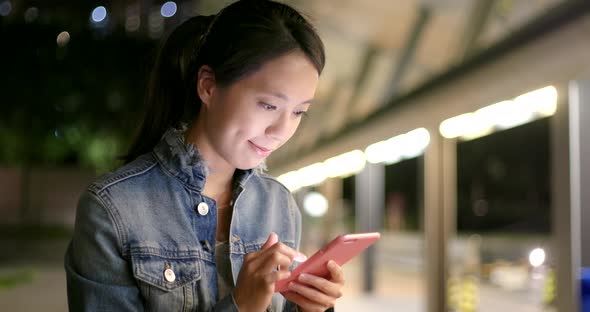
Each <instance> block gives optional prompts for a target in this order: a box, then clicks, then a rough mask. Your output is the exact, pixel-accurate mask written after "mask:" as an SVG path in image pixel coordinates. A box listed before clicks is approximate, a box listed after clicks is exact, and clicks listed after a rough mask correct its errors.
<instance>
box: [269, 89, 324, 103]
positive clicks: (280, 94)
mask: <svg viewBox="0 0 590 312" xmlns="http://www.w3.org/2000/svg"><path fill="white" fill-rule="evenodd" d="M266 93H268V94H270V95H272V96H274V97H277V98H279V99H281V100H283V101H289V97H288V96H286V95H285V94H283V93H281V92H266ZM311 101H313V99H309V100H307V101H303V102H301V104H311Z"/></svg>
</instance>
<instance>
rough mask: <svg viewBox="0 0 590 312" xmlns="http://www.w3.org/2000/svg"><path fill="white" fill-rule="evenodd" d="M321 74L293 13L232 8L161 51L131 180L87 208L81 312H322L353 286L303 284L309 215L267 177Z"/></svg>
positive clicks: (113, 181) (332, 281) (177, 35)
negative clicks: (283, 286) (278, 287)
mask: <svg viewBox="0 0 590 312" xmlns="http://www.w3.org/2000/svg"><path fill="white" fill-rule="evenodd" d="M323 66H324V48H323V44H322V42H321V40H320V38H319V37H318V35H317V34H316V32H315V31H314V29H313V27H312V26H311V25H310V24H309V23H308V21H306V20H305V19H304V18H303V17H302V16H301V15H300V14H299V13H298V12H296V11H295V10H294V9H293V8H291V7H289V6H287V5H284V4H280V3H276V2H272V1H266V0H260V1H257V0H242V1H238V2H235V3H233V4H231V5H229V6H228V7H226V8H225V9H223V10H222V11H221V12H219V13H218V14H217V15H215V16H208V17H205V16H200V17H194V18H191V19H190V20H188V21H186V22H185V23H183V24H182V25H180V26H179V27H178V28H177V29H176V30H175V31H174V32H173V33H172V34H171V35H170V37H169V38H168V40H167V41H166V43H165V44H164V46H163V47H162V49H161V51H160V54H159V57H158V60H157V62H156V65H155V67H154V71H153V73H152V77H151V81H150V88H149V92H148V94H147V109H146V115H145V117H144V120H143V123H142V124H141V126H140V128H139V129H140V130H139V132H138V133H139V134H138V136H137V137H136V140H135V142H134V143H133V144H132V146H131V148H130V150H129V153H128V155H127V156H126V158H125V162H126V164H125V166H123V167H122V168H119V169H118V170H116V171H115V172H113V173H110V174H107V175H105V176H103V177H101V178H99V179H98V180H97V181H96V182H94V183H93V184H92V185H90V186H89V188H88V189H87V191H86V192H85V193H84V194H83V195H82V196H81V198H80V201H79V205H78V210H77V216H76V226H75V233H74V237H73V239H72V242H71V244H70V246H69V248H68V251H67V254H66V258H65V267H66V273H67V283H68V300H69V306H70V309H71V310H74V311H81V310H84V311H144V310H148V311H240V312H250V311H254V312H259V311H297V310H299V311H325V310H326V309H328V308H330V307H333V306H334V302H335V300H336V299H337V298H339V297H340V296H341V291H342V287H343V285H344V279H343V273H342V270H341V268H340V267H339V266H338V265H337V264H336V263H334V262H330V263H329V264H328V268H329V271H330V272H331V276H330V277H329V278H327V279H324V278H320V277H317V276H311V275H303V276H301V277H300V278H299V279H298V281H297V282H293V283H291V284H290V286H289V287H290V288H289V289H290V291H288V292H285V293H282V294H279V293H274V284H275V282H276V281H278V280H280V279H283V278H286V277H287V276H289V274H290V273H289V270H288V268H289V267H292V266H293V265H294V259H295V258H297V257H298V256H300V254H299V253H298V252H297V248H298V246H299V240H300V235H301V215H300V212H299V209H298V208H297V206H296V204H295V202H294V200H293V198H292V196H291V194H290V193H289V191H288V190H287V189H286V188H285V187H284V186H283V185H281V184H280V183H279V182H277V181H276V180H275V179H273V178H271V177H269V176H266V175H264V174H263V173H262V172H261V170H260V168H261V166H263V163H264V159H265V158H266V157H268V156H269V155H270V154H271V153H272V152H273V151H274V150H276V149H278V148H279V147H281V146H282V145H283V144H285V143H286V142H287V141H288V140H289V138H291V136H292V135H293V133H294V132H295V130H296V129H297V127H298V125H299V123H300V121H301V118H302V116H303V115H304V114H305V112H306V111H307V110H308V109H309V107H310V105H311V102H312V100H313V97H314V93H315V90H316V86H317V83H318V77H319V75H320V73H321V71H322V68H323Z"/></svg>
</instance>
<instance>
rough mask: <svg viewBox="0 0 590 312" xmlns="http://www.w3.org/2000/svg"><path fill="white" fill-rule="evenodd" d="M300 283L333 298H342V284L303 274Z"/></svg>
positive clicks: (300, 276)
mask: <svg viewBox="0 0 590 312" xmlns="http://www.w3.org/2000/svg"><path fill="white" fill-rule="evenodd" d="M297 280H298V282H299V283H301V284H305V285H309V286H311V287H313V288H315V289H317V290H318V291H320V292H322V293H325V294H326V295H327V296H330V297H332V298H340V297H342V290H341V289H342V284H338V283H334V282H332V281H329V280H327V279H325V278H322V277H318V276H315V275H311V274H305V273H303V274H301V275H299V278H298V279H297Z"/></svg>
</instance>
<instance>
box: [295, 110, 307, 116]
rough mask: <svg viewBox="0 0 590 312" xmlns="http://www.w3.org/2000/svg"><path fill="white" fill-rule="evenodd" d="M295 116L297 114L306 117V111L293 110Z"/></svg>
mask: <svg viewBox="0 0 590 312" xmlns="http://www.w3.org/2000/svg"><path fill="white" fill-rule="evenodd" d="M295 116H297V117H307V112H306V111H298V112H295Z"/></svg>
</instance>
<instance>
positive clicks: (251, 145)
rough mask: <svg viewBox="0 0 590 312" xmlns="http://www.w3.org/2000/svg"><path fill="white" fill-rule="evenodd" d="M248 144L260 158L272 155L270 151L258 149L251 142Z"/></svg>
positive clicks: (262, 148)
mask: <svg viewBox="0 0 590 312" xmlns="http://www.w3.org/2000/svg"><path fill="white" fill-rule="evenodd" d="M248 143H249V144H250V147H252V149H253V150H254V151H255V152H256V154H258V156H260V157H268V156H269V155H270V154H271V153H272V150H269V149H266V148H264V147H260V146H258V145H256V144H254V143H252V141H248Z"/></svg>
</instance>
